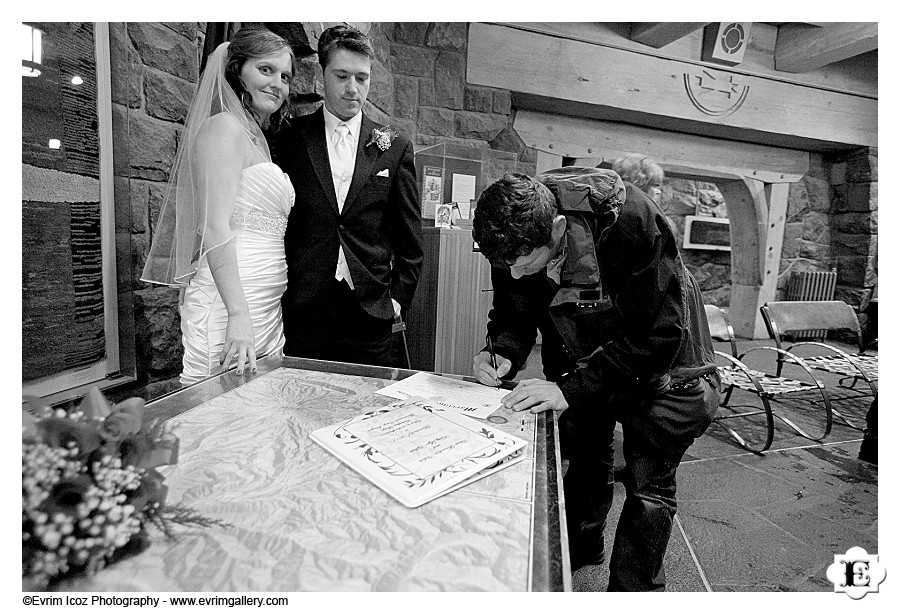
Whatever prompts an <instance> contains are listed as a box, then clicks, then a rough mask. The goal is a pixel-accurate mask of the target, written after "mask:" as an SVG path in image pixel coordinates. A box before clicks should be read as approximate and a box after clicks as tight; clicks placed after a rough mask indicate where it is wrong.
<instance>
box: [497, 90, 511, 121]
mask: <svg viewBox="0 0 900 614" xmlns="http://www.w3.org/2000/svg"><path fill="white" fill-rule="evenodd" d="M493 111H494V113H506V114H507V115H508V114H509V113H510V112H511V111H512V94H511V93H510V92H509V90H494V103H493Z"/></svg>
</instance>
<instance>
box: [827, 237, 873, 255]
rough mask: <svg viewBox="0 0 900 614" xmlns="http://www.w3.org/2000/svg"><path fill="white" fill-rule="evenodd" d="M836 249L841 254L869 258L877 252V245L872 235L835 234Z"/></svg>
mask: <svg viewBox="0 0 900 614" xmlns="http://www.w3.org/2000/svg"><path fill="white" fill-rule="evenodd" d="M834 249H835V252H837V253H839V254H855V255H857V256H869V255H870V254H872V253H876V252H877V243H876V241H875V238H874V237H873V236H872V235H868V234H849V233H846V232H836V233H834Z"/></svg>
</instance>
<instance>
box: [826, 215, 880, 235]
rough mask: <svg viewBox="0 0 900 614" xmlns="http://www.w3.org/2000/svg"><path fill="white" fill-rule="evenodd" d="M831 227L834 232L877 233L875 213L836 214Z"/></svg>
mask: <svg viewBox="0 0 900 614" xmlns="http://www.w3.org/2000/svg"><path fill="white" fill-rule="evenodd" d="M832 226H833V228H834V230H835V231H836V232H844V233H850V234H865V235H869V234H875V233H877V232H878V217H877V212H872V213H837V214H835V215H834V218H833V224H832Z"/></svg>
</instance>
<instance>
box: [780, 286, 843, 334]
mask: <svg viewBox="0 0 900 614" xmlns="http://www.w3.org/2000/svg"><path fill="white" fill-rule="evenodd" d="M836 285H837V271H803V272H797V271H794V272H792V273H791V277H790V279H789V280H788V286H787V294H786V296H785V300H787V301H832V300H834V287H835V286H836ZM826 332H827V331H825V330H801V331H796V332H794V333H793V337H795V338H797V339H816V338H821V337H824V336H825V334H826Z"/></svg>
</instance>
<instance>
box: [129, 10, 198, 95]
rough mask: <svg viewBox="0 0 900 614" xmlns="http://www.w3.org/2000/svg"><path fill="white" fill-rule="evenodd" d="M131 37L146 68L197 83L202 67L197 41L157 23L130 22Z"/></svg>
mask: <svg viewBox="0 0 900 614" xmlns="http://www.w3.org/2000/svg"><path fill="white" fill-rule="evenodd" d="M128 35H129V36H130V37H131V41H132V43H134V46H135V48H136V49H137V51H138V53H139V54H140V56H141V59H142V60H143V62H144V64H145V65H146V66H152V67H153V68H158V69H159V70H164V71H166V72H167V73H169V74H172V75H175V76H176V77H181V78H182V79H186V80H187V81H192V82H194V83H196V82H197V77H198V73H199V68H200V67H199V59H198V57H197V48H196V46H195V44H194V41H192V40H188V39H186V38H185V37H184V36H181V35H179V34H177V33H176V32H173V31H172V30H171V29H170V28H168V27H166V26H164V25H163V24H161V23H153V22H131V23H129V24H128Z"/></svg>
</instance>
